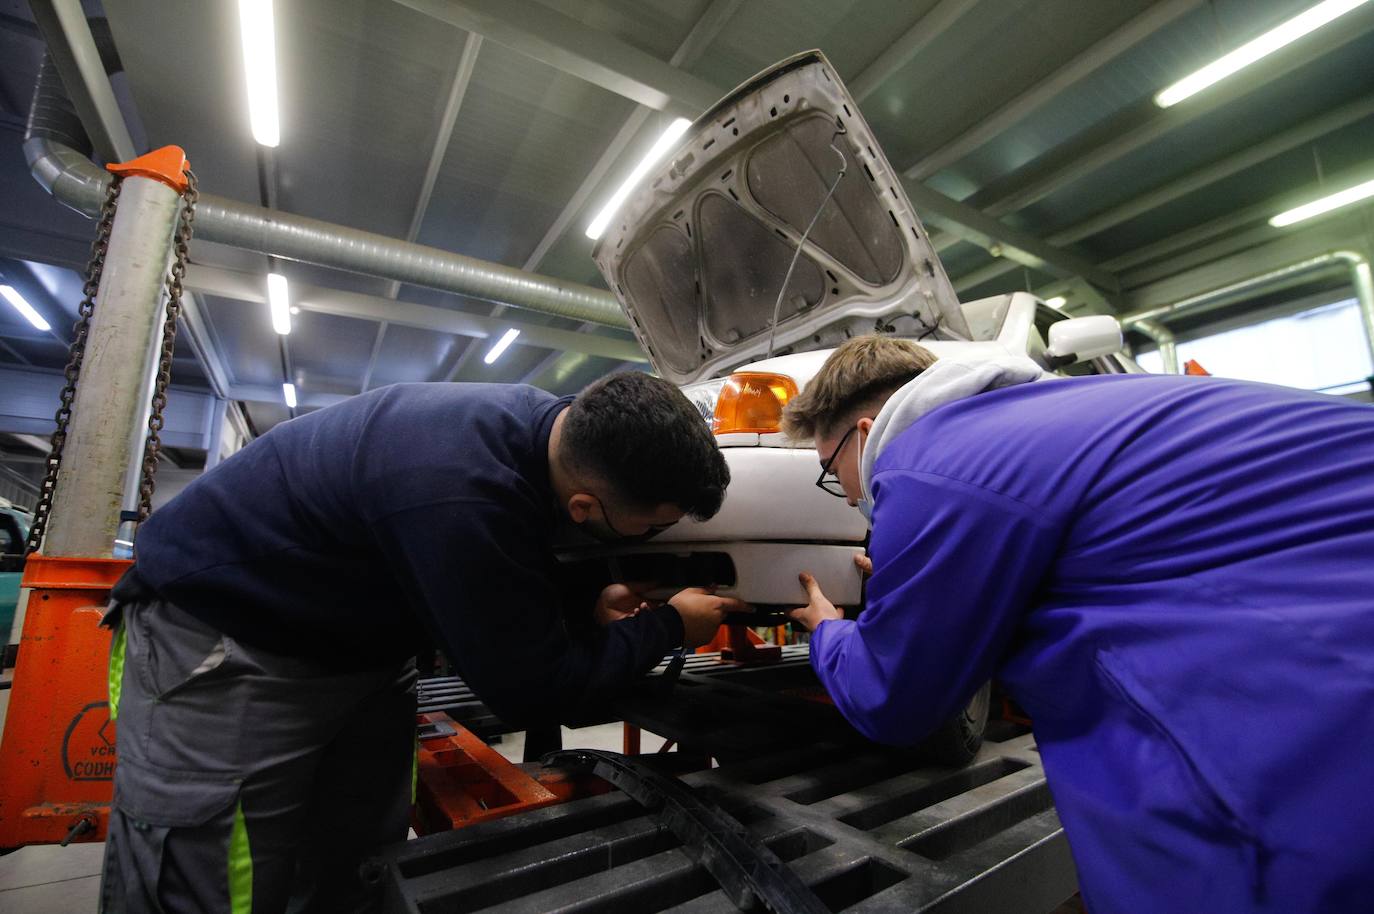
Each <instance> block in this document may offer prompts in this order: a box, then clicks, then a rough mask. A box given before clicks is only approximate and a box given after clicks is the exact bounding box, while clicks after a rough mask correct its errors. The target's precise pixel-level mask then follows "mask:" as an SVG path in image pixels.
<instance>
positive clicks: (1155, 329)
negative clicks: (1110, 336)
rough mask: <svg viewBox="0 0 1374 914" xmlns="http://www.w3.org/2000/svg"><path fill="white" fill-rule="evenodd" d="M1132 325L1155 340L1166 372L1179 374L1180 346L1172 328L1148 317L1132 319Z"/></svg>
mask: <svg viewBox="0 0 1374 914" xmlns="http://www.w3.org/2000/svg"><path fill="white" fill-rule="evenodd" d="M1122 324H1123V326H1124V325H1125V321H1122ZM1130 327H1131V329H1132V330H1137V331H1139V332H1141V333H1143V334H1145V335H1146V336H1148V337H1149V338H1150V339H1152V340H1154V343H1155V345H1156V346H1158V347H1159V357H1160V359H1161V360H1162V361H1163V362H1164V373H1165V374H1178V347H1177V345H1176V344H1175V343H1174V334H1173V331H1172V330H1170V329H1169V328H1168V327H1166V326H1164V325H1163V324H1161V323H1160V322H1159V321H1154V320H1149V319H1148V318H1147V319H1144V320H1135V321H1132V322H1131V324H1130Z"/></svg>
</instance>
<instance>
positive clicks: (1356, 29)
mask: <svg viewBox="0 0 1374 914" xmlns="http://www.w3.org/2000/svg"><path fill="white" fill-rule="evenodd" d="M1371 29H1374V6H1367V7H1365V8H1363V9H1359V10H1355V11H1353V12H1351V13H1350V14H1348V15H1347V16H1345V17H1342V19H1341V23H1340V25H1339V26H1334V27H1331V28H1326V29H1321V30H1319V31H1317V32H1315V33H1313V34H1312V35H1309V36H1307V37H1305V38H1303V39H1302V40H1301V41H1298V42H1295V43H1294V44H1293V45H1291V46H1289V47H1288V48H1285V49H1283V50H1281V51H1279V52H1278V53H1276V54H1274V55H1272V56H1270V57H1267V58H1265V59H1264V60H1262V61H1259V62H1258V63H1256V64H1254V65H1253V66H1251V67H1249V68H1247V69H1246V70H1245V72H1244V73H1241V74H1238V75H1237V76H1235V77H1233V78H1231V79H1228V80H1225V81H1223V82H1221V83H1219V84H1218V85H1216V86H1214V87H1213V88H1211V89H1208V90H1207V91H1206V92H1203V93H1201V94H1200V95H1198V96H1197V97H1195V98H1193V99H1189V100H1188V101H1187V102H1184V103H1183V104H1179V105H1174V106H1173V107H1172V108H1160V109H1156V110H1154V111H1153V112H1152V113H1151V115H1150V116H1149V117H1148V118H1147V119H1146V120H1144V121H1143V122H1142V123H1140V124H1138V125H1137V126H1136V127H1135V128H1133V129H1131V130H1127V131H1125V132H1124V133H1122V134H1121V135H1120V136H1118V137H1116V138H1115V139H1113V140H1111V141H1109V142H1107V143H1103V144H1102V145H1101V146H1098V147H1096V148H1095V149H1091V150H1089V151H1088V152H1087V153H1085V154H1084V155H1081V156H1078V157H1076V158H1074V159H1072V160H1071V161H1068V162H1063V163H1061V164H1059V165H1057V166H1054V167H1053V168H1052V169H1051V170H1050V171H1049V173H1048V174H1045V175H1043V176H1042V177H1040V178H1037V179H1035V180H1033V181H1031V182H1030V183H1028V184H1025V185H1022V186H1021V187H1019V188H1017V189H1015V190H1013V191H1011V192H1009V193H1006V194H1002V195H1001V196H999V197H997V198H996V199H995V200H982V199H979V198H980V197H982V196H983V194H982V193H981V192H980V193H978V194H975V195H974V196H973V198H971V199H970V200H969V201H968V202H970V203H971V204H972V205H974V206H976V207H978V208H979V209H982V210H983V211H984V212H986V213H988V214H989V215H992V216H1004V215H1006V214H1007V213H1012V212H1015V211H1017V210H1019V209H1024V208H1025V207H1027V206H1030V205H1032V204H1034V203H1037V202H1039V201H1041V200H1043V199H1045V198H1046V197H1048V196H1049V195H1050V194H1052V193H1054V192H1055V191H1057V190H1059V189H1060V188H1062V187H1065V186H1066V185H1068V184H1070V183H1072V182H1073V181H1075V180H1078V179H1080V178H1082V177H1083V176H1084V175H1086V174H1090V173H1092V172H1094V171H1097V170H1099V169H1101V168H1105V167H1106V166H1108V165H1110V164H1112V163H1113V162H1116V161H1118V160H1119V159H1121V158H1123V157H1124V156H1127V155H1129V154H1130V153H1132V152H1135V151H1136V150H1138V149H1140V148H1141V147H1143V146H1145V145H1146V144H1148V143H1151V142H1153V141H1155V140H1157V139H1159V138H1161V137H1163V136H1166V135H1167V134H1169V133H1170V132H1172V131H1174V130H1177V129H1179V128H1180V127H1183V126H1185V125H1187V124H1189V123H1192V122H1193V121H1195V120H1197V119H1198V118H1199V117H1202V116H1203V115H1205V114H1210V113H1211V112H1213V111H1215V110H1217V109H1218V108H1220V107H1222V106H1223V105H1226V104H1228V103H1230V102H1233V101H1235V100H1237V99H1239V98H1243V97H1244V96H1246V95H1249V94H1250V93H1252V92H1254V91H1256V90H1258V89H1260V88H1263V87H1264V86H1267V85H1268V84H1270V83H1272V82H1274V81H1275V80H1277V79H1280V78H1281V77H1284V76H1287V75H1288V74H1289V73H1291V72H1293V71H1294V70H1296V69H1298V68H1300V67H1303V66H1305V65H1307V64H1309V63H1312V62H1313V61H1316V60H1320V59H1321V58H1323V57H1325V56H1326V55H1328V54H1331V53H1333V52H1335V51H1336V50H1338V49H1340V48H1341V47H1343V46H1344V45H1346V44H1348V43H1349V42H1351V41H1353V40H1355V39H1356V38H1359V37H1360V36H1362V35H1364V34H1365V33H1366V32H1368V31H1370V30H1371Z"/></svg>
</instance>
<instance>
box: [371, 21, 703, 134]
mask: <svg viewBox="0 0 1374 914" xmlns="http://www.w3.org/2000/svg"><path fill="white" fill-rule="evenodd" d="M396 2H398V3H400V4H402V5H403V6H408V7H410V8H411V9H413V10H416V11H417V12H421V13H424V14H425V15H427V16H432V17H433V18H435V19H438V20H440V21H441V22H447V23H449V24H451V25H456V26H458V27H459V28H460V29H465V30H467V31H469V32H476V33H478V34H479V35H483V36H485V37H487V38H489V39H491V40H492V41H494V42H496V43H497V44H499V45H503V46H504V47H507V48H510V49H511V50H512V51H517V52H519V53H521V54H524V55H525V56H527V57H532V58H534V59H535V60H538V61H541V62H543V63H546V64H548V65H549V66H551V67H555V68H556V69H559V70H562V71H563V72H564V73H570V74H572V75H574V76H578V77H581V78H582V79H585V80H586V81H588V82H590V83H593V84H595V85H598V86H601V87H602V88H603V89H607V90H609V91H611V92H614V93H616V94H617V95H623V96H625V97H626V98H630V99H633V100H635V101H637V102H639V103H640V104H641V105H647V106H648V107H650V108H654V109H657V110H659V111H667V112H669V113H671V114H683V115H685V116H690V117H695V116H696V115H698V114H700V113H701V112H702V111H705V110H706V109H707V108H709V107H710V106H711V105H713V104H715V103H716V101H717V100H719V99H720V97H721V96H722V95H723V94H724V93H723V92H721V91H720V90H719V89H718V88H716V87H715V86H713V85H711V84H710V83H708V82H707V81H706V80H704V79H700V78H698V77H696V76H693V75H692V74H690V73H687V72H685V71H683V70H679V69H677V68H676V67H671V66H669V65H668V64H665V63H664V62H663V61H661V60H659V59H658V58H657V57H654V56H653V55H651V54H646V53H645V52H644V51H641V50H640V49H639V48H636V47H634V46H633V45H631V44H628V43H627V42H624V41H621V40H620V39H619V38H616V37H615V36H614V35H611V34H609V33H607V32H604V31H601V30H599V29H594V28H592V27H591V26H588V25H584V24H583V23H581V22H579V21H578V20H576V19H574V18H572V17H571V16H566V15H564V14H563V13H560V12H558V11H556V10H553V9H550V8H549V7H547V6H544V5H543V4H541V3H536V2H534V0H396Z"/></svg>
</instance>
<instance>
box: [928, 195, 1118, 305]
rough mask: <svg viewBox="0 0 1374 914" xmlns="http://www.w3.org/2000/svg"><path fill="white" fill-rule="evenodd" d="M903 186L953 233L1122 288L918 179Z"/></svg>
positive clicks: (1030, 262) (1104, 273)
mask: <svg viewBox="0 0 1374 914" xmlns="http://www.w3.org/2000/svg"><path fill="white" fill-rule="evenodd" d="M902 186H903V187H905V188H906V192H907V196H908V197H910V198H911V203H912V205H913V206H915V207H916V210H917V212H920V213H922V214H923V215H927V216H929V217H930V220H931V221H934V222H940V223H942V224H944V225H945V227H946V228H948V229H949V230H950V232H951V233H953V234H956V235H958V236H959V237H960V238H962V239H964V240H967V241H971V242H973V243H974V244H977V245H980V246H981V247H985V248H989V249H992V250H994V251H996V252H997V253H998V256H1001V257H1006V258H1008V259H1010V260H1014V261H1016V262H1017V263H1020V264H1024V265H1026V266H1028V267H1033V268H1035V269H1037V270H1044V271H1046V272H1048V273H1053V274H1054V275H1056V276H1081V277H1083V278H1084V279H1086V280H1087V281H1088V282H1090V283H1092V284H1093V285H1095V286H1098V287H1099V288H1101V289H1103V290H1104V291H1107V292H1115V291H1117V290H1119V289H1120V288H1121V284H1120V282H1119V281H1118V280H1117V278H1116V276H1115V275H1113V274H1112V273H1111V272H1109V271H1108V270H1105V269H1103V268H1101V267H1099V266H1097V265H1096V264H1094V263H1093V262H1092V261H1090V260H1088V259H1087V258H1085V257H1082V256H1080V255H1078V254H1075V253H1073V252H1072V251H1066V250H1064V249H1062V248H1057V247H1054V246H1053V245H1050V244H1046V243H1045V242H1043V241H1041V240H1040V239H1038V238H1036V237H1035V236H1033V235H1031V234H1029V233H1027V232H1023V231H1021V230H1020V229H1015V228H1012V227H1011V226H1009V225H1006V224H1004V223H1001V222H998V221H997V220H996V219H994V218H993V217H992V216H989V215H987V214H986V213H981V212H979V211H978V210H976V209H974V208H973V207H971V206H968V205H966V204H964V203H960V202H959V201H958V200H955V199H954V198H953V197H947V196H945V195H944V194H942V193H940V192H939V191H936V190H932V189H930V188H929V187H926V186H925V185H924V184H921V183H920V182H919V181H911V180H906V179H904V180H903V181H902Z"/></svg>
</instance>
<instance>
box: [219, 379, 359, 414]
mask: <svg viewBox="0 0 1374 914" xmlns="http://www.w3.org/2000/svg"><path fill="white" fill-rule="evenodd" d="M349 396H350V395H349V394H326V393H320V392H319V391H317V390H302V389H300V388H297V390H296V407H297V409H306V408H309V409H323V408H324V407H326V406H334V405H335V404H337V403H342V402H343V401H345V400H347V399H348V398H349ZM229 399H231V400H237V401H240V402H243V403H267V404H270V405H272V406H281V405H282V392H281V388H280V387H268V386H263V385H260V384H235V385H233V386H232V387H230V388H229Z"/></svg>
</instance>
